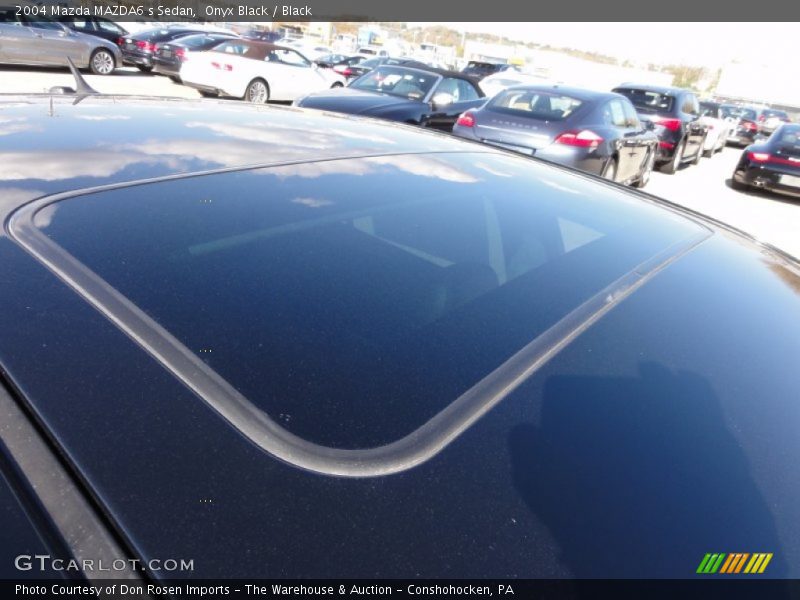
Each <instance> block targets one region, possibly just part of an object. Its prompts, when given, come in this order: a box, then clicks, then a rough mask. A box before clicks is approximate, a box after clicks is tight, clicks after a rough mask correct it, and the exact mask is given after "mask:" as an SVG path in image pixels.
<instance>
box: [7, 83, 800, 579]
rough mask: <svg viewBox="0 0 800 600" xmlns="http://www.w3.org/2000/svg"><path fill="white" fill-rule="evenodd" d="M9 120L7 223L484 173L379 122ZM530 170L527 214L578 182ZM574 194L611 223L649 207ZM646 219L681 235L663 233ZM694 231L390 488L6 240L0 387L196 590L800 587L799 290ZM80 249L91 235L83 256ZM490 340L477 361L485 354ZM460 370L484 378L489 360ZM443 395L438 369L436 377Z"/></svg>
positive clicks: (255, 113) (232, 108) (265, 112)
mask: <svg viewBox="0 0 800 600" xmlns="http://www.w3.org/2000/svg"><path fill="white" fill-rule="evenodd" d="M210 107H214V110H213V111H211V110H209V109H210ZM2 110H3V114H4V116H8V117H14V118H15V119H17V121H15V122H19V123H20V124H21V125H22V126H24V127H25V129H24V130H23V129H19V130H17V131H15V132H13V133H11V134H9V135H7V136H4V138H0V158H1V159H2V161H3V163H2V164H4V165H6V166H7V170H5V171H2V173H3V178H2V180H0V198H2V203H0V218H2V220H3V221H4V222H6V219H7V218H8V215H9V214H10V213H12V212H13V211H14V210H15V208H17V207H18V206H20V205H22V204H24V203H25V202H27V201H29V200H32V199H34V198H37V197H40V196H42V195H44V194H51V193H55V192H59V191H68V190H76V189H80V188H84V187H87V186H92V185H103V184H110V183H114V182H123V181H132V180H136V179H142V178H147V177H157V176H164V175H170V174H180V173H188V172H192V171H198V170H203V169H210V168H219V167H237V166H243V165H247V164H251V163H252V162H253V159H254V157H257V158H256V160H265V159H264V157H268V158H267V159H266V160H276V161H277V160H282V161H299V162H300V163H301V164H298V165H295V166H288V167H282V169H283V170H284V173H285V174H286V177H287V180H288V179H290V178H292V177H301V174H302V175H303V178H304V180H307V184H308V185H312V184H315V183H316V184H317V185H318V187H319V191H318V194H319V195H321V196H322V195H325V194H329V193H331V191H332V190H340V191H341V193H343V194H346V193H347V190H350V189H353V186H362V187H361V189H362V190H364V191H365V192H366V191H369V190H373V189H374V191H375V193H376V194H379V193H381V190H382V187H381V186H382V184H383V179H382V178H378V179H372V178H371V176H370V175H369V174H366V173H363V172H350V173H342V172H341V169H337V168H336V166H337V165H344V164H349V163H348V161H344V162H336V161H334V162H332V163H330V162H329V163H315V162H310V161H313V160H316V159H319V158H321V155H324V156H325V157H353V156H359V155H369V154H372V155H384V156H385V155H388V154H392V153H397V152H403V151H406V152H409V151H417V152H420V151H421V152H425V153H428V154H422V155H419V156H418V159H419V160H418V161H417V162H416V163H415V165H416V166H415V169H416V170H415V171H414V172H412V173H409V181H415V182H417V183H418V184H419V185H420V186H421V187H419V188H415V189H416V190H418V192H419V193H424V189H425V186H424V184H423V182H424V181H425V179H424V178H425V177H426V176H425V175H423V173H439V174H440V177H451V178H452V177H454V172H453V171H452V170H444V171H442V170H438V171H437V170H435V169H434V170H431V169H427V170H426V165H428V163H427V162H426V159H430V158H432V157H433V156H434V155H435V154H434V153H437V152H448V153H455V152H461V151H463V150H467V152H466V153H465V154H463V156H456V155H455V154H451V157H450V159H449V160H450V161H452V162H453V163H454V164H456V165H457V164H459V163H460V164H461V165H462V166H463V168H464V169H466V170H467V172H474V170H476V169H481V168H482V167H481V166H480V165H481V164H483V165H484V167H486V166H489V167H490V169H491V165H493V164H495V163H494V162H493V161H490V162H487V161H489V160H490V159H492V157H493V155H495V154H497V152H498V151H495V150H492V149H490V148H488V147H485V148H482V149H481V152H479V156H477V157H476V154H475V153H476V146H475V145H469V146H467V145H465V144H464V143H463V142H459V141H457V140H452V139H448V138H446V137H443V136H440V135H436V134H434V133H430V132H424V131H411V130H409V128H405V127H397V126H394V125H392V124H391V123H369V122H365V121H362V120H359V119H351V118H348V117H344V116H336V115H322V114H314V113H312V112H310V111H297V110H294V109H288V108H276V107H266V108H265V107H248V106H241V105H238V104H236V105H234V104H232V103H225V102H215V103H211V102H185V103H184V102H177V101H161V102H156V101H152V100H135V99H116V100H114V101H113V102H112V99H109V98H88V99H86V100H84V101H83V102H81V103H79V104H77V105H76V106H73V105H72V99H71V98H63V97H61V98H54V99H53V107H52V108H51V107H50V101H49V98H41V99H31V98H16V99H12V100H10V101H8V103H7V104H6V105H4V106H3V107H2ZM165 114H169V116H168V117H166V116H162V115H165ZM86 116H90V117H98V116H107V117H117V118H112V119H108V120H105V121H100V122H97V121H94V120H86V119H84V118H82V117H86ZM77 132H82V133H83V135H76V133H77ZM89 133H91V135H88V134H89ZM120 139H125V140H128V142H127V144H126V145H125V146H124V147H123V146H122V145H121V144H120V143H119V140H120ZM276 140H279V141H276ZM105 142H107V143H105ZM276 147H280V149H281V153H280V154H281V155H280V156H276V153H275V149H276ZM481 154H483V157H484V158H485V160H484V159H482V158H481V156H480V155H481ZM507 156H508V157H509V158H505V159H504V160H513V161H515V162H517V161H519V162H520V163H521V164H522V161H524V159H522V158H511V155H507ZM524 164H526V165H528V166H529V167H530V168H531V169H533V170H534V173H535V174H536V175H537V177H538V179H539V183H538V184H536V185H532V186H530V187H527V188H526V191H527V192H528V193H529V194H530V198H531V201H532V202H535V201H536V200H537V198H539V197H543V196H547V197H548V198H550V199H557V198H558V197H560V196H562V197H563V196H566V195H569V194H572V193H573V192H574V191H575V190H576V189H584V186H588V184H590V183H591V182H593V181H594V178H592V177H590V176H586V175H576V174H574V173H568V172H566V171H565V170H563V169H560V168H558V167H555V166H549V165H544V164H542V163H537V162H535V161H533V162H532V161H525V162H524ZM9 165H10V166H11V168H10V169H8V166H9ZM45 166H46V168H45ZM495 171H496V169H495ZM429 176H430V175H429ZM502 176H503V174H502V172H494V173H493V172H492V171H491V170H486V169H484V170H483V175H482V177H483V178H484V180H485V181H486V182H491V181H492V179H493V178H501V177H502ZM337 178H338V179H337ZM420 178H422V179H420ZM334 180H336V181H337V185H336V186H333V185H331V182H332V181H334ZM344 182H347V183H346V184H345V183H344ZM463 185H468V183H465V184H463ZM598 186H599V187H598ZM588 187H596V189H597V190H598V191H599V190H600V189H601V188H602V190H603V193H604V194H609V193H611V194H613V195H614V197H615V198H617V200H618V201H619V202H620V203H621V204H629V203H630V204H633V205H639V204H641V203H650V202H654V203H656V204H658V201H657V200H653V199H651V198H649V197H646V196H643V195H639V194H636V193H634V192H629V191H622V190H618V189H616V188H614V189H613V190H612V189H611V188H608V187H607V186H605V185H604V184H602V183H600V182H597V184H596V186H588ZM260 189H261V190H262V191H263V189H264V188H263V187H262V188H260ZM412 197H413V196H412ZM586 202H587V203H589V204H591V199H587V200H586ZM211 206H212V207H213V204H212V205H211ZM454 218H457V216H456V215H454ZM663 218H664V219H665V223H667V222H670V223H672V222H674V223H676V224H678V225H680V226H682V225H684V224H685V223H686V217H685V216H683V215H681V214H679V212H677V211H675V212H671V211H665V212H664V214H663ZM695 219H697V217H695ZM705 226H706V227H710V228H711V229H712V230H713V232H714V235H713V236H712V237H711V238H710V239H708V240H707V241H705V242H704V243H703V244H701V245H700V246H699V247H697V248H696V249H695V250H693V251H692V252H691V253H689V254H687V255H685V256H683V257H682V258H681V259H680V260H678V261H677V262H675V263H673V264H671V265H669V266H668V267H666V268H665V269H664V270H663V271H661V272H660V273H659V274H658V275H657V276H656V277H655V278H654V279H653V280H652V281H650V282H649V283H647V284H646V285H645V286H643V287H642V288H641V289H639V290H638V291H636V292H635V293H634V294H633V295H632V296H630V297H629V298H627V299H626V300H624V301H623V302H622V303H621V304H620V305H619V306H617V307H615V308H614V309H613V310H612V311H611V312H609V313H608V314H606V315H605V316H604V317H602V318H601V319H600V320H599V321H597V322H596V323H594V325H592V326H591V327H590V328H589V329H588V330H587V331H585V332H584V333H583V334H581V335H580V336H579V337H578V338H577V339H575V340H574V341H573V342H572V343H571V344H570V345H568V346H567V347H566V348H565V349H564V350H562V351H561V352H560V353H559V354H558V355H557V356H555V357H554V358H553V359H552V360H551V361H550V362H549V363H547V364H546V365H545V366H544V367H543V368H542V369H541V370H540V371H538V372H537V373H536V374H535V375H534V376H532V377H530V378H529V379H528V380H527V381H526V382H525V383H524V385H522V386H521V387H520V388H518V389H517V390H516V391H515V392H514V393H513V394H512V395H511V396H510V397H509V398H507V399H506V400H505V401H503V402H502V403H501V404H500V405H498V406H497V407H495V409H493V410H492V411H491V412H489V413H488V414H486V415H485V416H484V417H482V418H481V419H480V420H479V421H477V422H476V423H475V424H474V425H473V426H472V427H471V428H470V429H469V430H468V431H466V432H465V433H464V434H463V435H462V436H461V437H459V438H458V439H457V440H455V441H454V442H453V443H452V444H451V445H450V446H448V447H447V448H446V449H445V450H443V451H442V452H441V453H439V454H438V455H437V456H436V457H435V458H434V459H432V460H430V461H429V462H427V463H425V464H423V465H420V466H419V467H417V468H414V469H412V470H409V471H406V472H403V473H400V474H397V475H393V476H387V477H372V478H367V479H345V478H336V477H326V476H322V475H317V474H313V473H309V472H306V471H303V470H299V469H296V468H293V467H290V466H289V465H287V464H284V463H281V462H279V461H276V460H274V459H273V458H271V457H270V456H269V455H267V454H265V453H264V452H262V451H261V450H259V449H258V448H256V447H255V446H254V445H253V444H250V443H249V442H248V441H247V440H246V439H245V438H244V437H243V436H241V435H239V434H238V433H237V432H236V431H235V430H233V428H231V427H229V426H228V425H226V424H225V423H224V422H223V421H221V420H220V418H219V416H218V415H217V414H216V413H214V412H213V411H212V410H211V409H209V407H207V406H206V405H204V404H203V403H202V402H200V401H199V400H198V398H197V397H196V396H195V395H194V394H193V393H192V392H190V391H189V390H188V388H186V387H185V386H184V385H183V384H182V383H180V382H179V381H177V380H176V379H175V378H174V377H172V376H171V375H170V374H169V373H168V372H167V371H166V370H164V369H163V368H162V367H161V366H160V365H159V364H158V362H157V361H155V360H154V359H152V358H151V357H150V356H149V355H147V354H146V353H145V352H143V351H142V349H141V348H140V347H139V346H138V345H137V344H136V343H135V342H134V341H133V340H131V339H130V338H129V337H127V336H126V335H125V334H124V333H122V332H121V331H120V330H119V329H118V328H117V327H116V326H115V325H114V324H113V323H111V322H110V321H109V320H108V319H106V318H105V317H104V316H102V315H101V314H99V313H98V312H97V311H96V310H95V309H94V308H92V307H91V306H89V305H88V304H87V303H86V302H85V301H84V300H83V299H82V298H81V297H80V296H78V295H77V294H76V293H75V292H74V291H73V290H72V289H71V288H69V287H68V286H67V285H65V284H64V282H63V281H61V280H60V279H58V278H57V277H56V276H55V275H54V274H53V273H52V272H50V271H49V270H48V269H47V268H46V267H45V266H44V265H42V264H41V263H39V262H38V261H36V260H35V259H34V258H33V257H31V256H30V255H29V254H28V253H26V252H25V251H24V250H23V249H22V248H21V247H20V246H19V245H18V244H17V243H16V242H14V241H13V240H12V239H10V238H9V237H8V234H7V232H6V230H5V229H4V230H3V232H2V233H1V234H0V265H2V271H0V273H1V274H0V305H2V306H3V310H2V311H0V340H2V341H0V368H1V369H2V373H3V376H4V377H5V378H7V379H8V380H9V381H10V382H11V383H13V385H14V387H15V388H16V389H18V390H19V392H20V393H21V394H22V396H23V397H24V399H25V404H26V405H27V407H28V408H29V409H30V410H31V411H32V412H33V413H35V414H36V415H37V417H38V418H39V419H40V421H41V423H42V425H43V427H45V428H46V429H47V430H48V432H49V433H50V434H51V436H52V440H53V443H54V444H57V446H58V448H59V449H60V451H61V452H62V453H63V457H64V460H65V461H66V462H67V463H68V464H69V465H71V467H72V468H73V469H74V470H75V472H77V473H79V474H80V475H81V479H82V481H84V482H85V484H86V486H87V491H88V492H90V493H91V494H92V495H93V496H94V497H95V498H96V499H97V500H98V501H100V502H101V503H102V506H103V509H104V511H105V513H106V514H107V516H108V518H109V520H110V521H111V522H112V523H113V525H114V527H115V528H116V530H117V531H118V533H119V535H120V536H121V538H122V539H123V540H125V541H126V543H127V545H128V548H129V549H130V551H131V553H132V554H133V555H135V556H137V557H139V558H142V559H148V558H164V557H167V556H171V557H185V558H191V559H194V561H195V571H194V572H192V573H190V574H188V575H189V576H191V577H198V578H199V577H233V576H240V577H256V578H257V577H315V576H316V577H426V576H430V577H461V578H479V577H514V576H520V577H558V576H577V577H680V578H686V577H694V576H695V569H696V568H697V565H698V563H699V561H700V559H701V558H702V556H703V555H704V554H705V553H706V552H710V551H713V552H716V551H725V552H739V551H746V552H751V551H759V552H760V551H765V552H773V553H774V555H775V556H774V558H773V561H772V563H771V564H770V566H769V570H768V572H767V575H769V576H770V577H787V576H791V577H795V578H796V577H798V576H800V571H799V570H798V565H800V477H797V473H796V471H797V467H796V464H795V462H796V461H794V460H793V459H792V457H795V456H797V455H798V454H799V453H800V437H798V436H797V426H796V424H797V423H798V422H799V421H800V403H798V402H797V398H798V395H800V394H799V392H800V376H799V375H798V371H797V369H796V357H797V356H798V355H800V320H798V319H797V314H798V312H800V273H799V272H798V266H797V263H795V262H792V261H790V260H788V259H786V258H784V257H781V256H780V255H778V254H777V253H774V252H771V251H770V250H769V249H767V248H764V247H759V246H757V245H755V244H754V243H753V242H751V241H749V240H747V239H746V238H744V237H743V236H741V235H739V234H737V233H735V232H732V231H729V230H726V229H725V228H723V227H720V226H717V225H715V224H713V223H710V222H706V223H705ZM91 235H92V229H91V227H90V228H87V230H86V231H85V233H84V234H83V237H82V239H84V240H85V239H86V238H89V237H91ZM624 256H625V253H621V254H620V255H619V256H618V257H616V258H615V257H614V256H610V257H609V258H608V260H609V262H610V263H613V262H615V261H618V260H624ZM587 275H588V274H587ZM569 283H570V282H566V281H565V282H564V284H569ZM153 285H154V286H158V285H159V282H153ZM541 293H542V294H543V296H542V299H546V295H547V294H550V293H553V290H550V289H545V290H542V292H541ZM764 307H768V310H765V308H764ZM485 325H486V326H487V327H488V330H487V331H488V333H487V335H486V336H485V340H486V341H485V342H484V343H485V344H486V345H493V344H496V343H500V342H502V336H497V334H496V333H492V330H491V323H487V324H485ZM198 327H202V324H198ZM460 351H461V352H464V353H475V355H476V356H477V355H480V354H481V353H482V352H483V344H481V345H480V346H479V347H475V348H462V349H460ZM460 356H461V355H460ZM450 373H451V369H450V367H449V364H448V367H447V368H442V369H441V370H440V371H439V376H440V377H441V378H442V381H443V382H444V381H446V380H448V378H449V377H450V376H451V375H450ZM4 518H5V517H4ZM3 527H4V528H5V530H7V531H8V530H9V529H8V527H9V525H8V524H7V523H6V522H5V521H4V522H3ZM173 575H175V574H173ZM155 576H156V577H165V576H168V575H166V574H164V573H160V574H155Z"/></svg>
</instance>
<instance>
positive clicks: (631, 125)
mask: <svg viewBox="0 0 800 600" xmlns="http://www.w3.org/2000/svg"><path fill="white" fill-rule="evenodd" d="M649 125H650V124H649V123H648V126H649ZM651 129H652V126H651ZM651 129H648V128H647V126H646V125H645V124H644V123H643V122H642V121H640V120H639V118H638V117H637V115H636V110H635V109H634V108H633V105H632V104H631V103H630V101H629V100H628V99H627V98H626V97H625V96H622V95H620V94H612V93H608V92H595V91H591V90H586V89H580V88H572V87H564V86H558V85H548V86H543V85H519V86H514V87H511V88H508V89H506V90H505V91H502V92H500V93H499V94H497V95H496V96H495V97H494V98H492V99H491V100H489V101H488V102H486V104H484V105H483V106H482V107H480V108H477V109H474V110H469V111H467V112H465V113H464V114H462V115H461V116H460V117H459V118H458V120H457V121H456V124H455V127H453V134H455V135H457V136H459V137H463V138H466V139H470V140H475V141H480V142H484V143H487V144H492V145H495V146H499V147H501V148H507V149H509V150H514V151H516V152H520V153H522V154H527V155H529V156H536V157H537V158H542V159H544V160H549V161H553V162H556V163H559V164H562V165H566V166H569V167H573V168H576V169H580V170H582V171H587V172H589V173H594V174H595V175H601V176H603V177H605V178H606V179H610V180H612V181H618V182H621V183H630V184H633V185H635V186H637V187H644V186H645V185H647V182H648V180H649V179H650V173H651V172H652V170H653V164H654V162H655V158H656V154H657V153H658V137H657V136H656V135H655V134H654V133H653V132H652V130H651Z"/></svg>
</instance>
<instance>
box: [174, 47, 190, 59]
mask: <svg viewBox="0 0 800 600" xmlns="http://www.w3.org/2000/svg"><path fill="white" fill-rule="evenodd" d="M175 56H176V57H177V58H179V59H180V60H186V58H187V57H186V49H185V48H175Z"/></svg>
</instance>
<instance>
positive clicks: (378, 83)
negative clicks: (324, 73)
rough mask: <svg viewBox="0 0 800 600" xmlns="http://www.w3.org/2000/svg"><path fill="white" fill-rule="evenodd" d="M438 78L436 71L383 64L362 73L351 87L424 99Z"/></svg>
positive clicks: (413, 98) (412, 98)
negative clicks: (429, 71) (427, 71)
mask: <svg viewBox="0 0 800 600" xmlns="http://www.w3.org/2000/svg"><path fill="white" fill-rule="evenodd" d="M438 80H439V76H438V75H436V74H435V73H426V72H424V71H417V70H415V69H404V68H402V67H387V66H382V67H378V68H377V69H373V70H372V71H370V72H369V73H367V74H365V75H362V76H361V77H359V78H358V79H356V80H355V81H354V82H353V83H351V84H350V87H351V88H354V89H358V90H370V91H375V92H381V93H384V94H391V95H393V96H401V97H403V98H408V99H411V100H422V99H423V98H425V97H426V96H427V95H428V93H429V92H430V91H431V90H432V89H433V86H434V85H435V84H436V82H437V81H438Z"/></svg>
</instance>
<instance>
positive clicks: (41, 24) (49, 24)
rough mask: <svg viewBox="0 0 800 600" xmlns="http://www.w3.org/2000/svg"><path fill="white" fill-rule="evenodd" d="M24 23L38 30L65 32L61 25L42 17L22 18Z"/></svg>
mask: <svg viewBox="0 0 800 600" xmlns="http://www.w3.org/2000/svg"><path fill="white" fill-rule="evenodd" d="M22 22H23V23H24V24H25V25H27V26H28V27H34V28H36V29H50V30H53V31H63V29H62V27H61V25H60V24H59V23H57V22H55V21H49V20H47V19H42V17H35V18H34V17H22Z"/></svg>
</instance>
